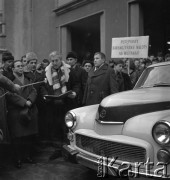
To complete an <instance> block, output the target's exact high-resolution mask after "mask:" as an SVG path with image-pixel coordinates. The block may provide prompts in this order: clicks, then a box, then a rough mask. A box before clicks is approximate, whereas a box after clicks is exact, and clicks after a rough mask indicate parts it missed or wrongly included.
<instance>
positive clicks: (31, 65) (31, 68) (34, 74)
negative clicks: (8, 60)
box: [24, 52, 47, 139]
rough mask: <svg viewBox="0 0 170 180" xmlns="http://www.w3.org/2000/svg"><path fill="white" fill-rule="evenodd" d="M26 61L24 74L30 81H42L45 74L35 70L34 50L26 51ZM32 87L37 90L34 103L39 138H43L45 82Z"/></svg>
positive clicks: (35, 56)
mask: <svg viewBox="0 0 170 180" xmlns="http://www.w3.org/2000/svg"><path fill="white" fill-rule="evenodd" d="M26 61H27V66H26V67H27V68H26V71H25V72H24V75H25V76H26V77H27V78H28V79H29V80H30V82H31V83H37V82H42V81H43V80H44V79H45V74H44V73H40V72H38V71H37V70H36V67H37V61H38V57H37V55H36V53H34V52H28V53H26ZM34 88H35V89H36V91H37V99H36V105H37V108H38V112H39V113H38V126H39V138H40V139H43V138H44V134H45V133H44V128H45V124H44V121H45V115H46V112H45V109H46V104H45V103H44V99H43V96H44V95H45V94H47V90H46V88H45V83H39V84H35V85H34Z"/></svg>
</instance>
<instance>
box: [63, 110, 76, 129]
mask: <svg viewBox="0 0 170 180" xmlns="http://www.w3.org/2000/svg"><path fill="white" fill-rule="evenodd" d="M65 123H66V126H67V127H68V128H69V129H71V128H74V127H75V126H76V115H75V114H74V113H73V112H68V113H67V114H66V115H65Z"/></svg>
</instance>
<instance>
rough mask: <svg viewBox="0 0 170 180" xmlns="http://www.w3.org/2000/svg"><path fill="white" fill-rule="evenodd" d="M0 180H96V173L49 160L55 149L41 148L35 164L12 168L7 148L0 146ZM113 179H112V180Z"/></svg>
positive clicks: (60, 158) (64, 162)
mask: <svg viewBox="0 0 170 180" xmlns="http://www.w3.org/2000/svg"><path fill="white" fill-rule="evenodd" d="M0 148H1V149H0V180H86V179H97V177H96V172H92V171H91V170H89V169H87V168H86V167H83V166H81V165H79V164H73V163H71V162H68V161H65V160H64V159H63V158H62V157H59V158H57V159H55V160H49V157H50V155H51V154H52V153H53V152H54V150H55V149H56V147H52V146H47V147H45V148H42V149H41V150H40V151H39V153H38V154H37V155H36V156H35V160H36V162H37V163H36V164H23V166H22V168H21V169H17V168H16V167H14V164H13V161H12V158H11V157H12V156H11V152H10V151H11V150H10V147H9V146H6V147H5V148H4V147H1V145H0ZM112 179H113V178H112Z"/></svg>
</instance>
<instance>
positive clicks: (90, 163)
mask: <svg viewBox="0 0 170 180" xmlns="http://www.w3.org/2000/svg"><path fill="white" fill-rule="evenodd" d="M63 149H64V152H65V153H66V154H67V157H68V159H69V160H71V161H72V162H76V163H79V164H81V165H83V166H85V167H88V168H90V169H93V170H95V171H96V176H97V177H106V176H107V175H108V174H109V175H111V176H117V177H129V178H134V177H135V178H139V179H140V178H143V177H146V178H151V177H152V178H154V179H157V178H158V179H160V178H161V179H162V178H165V179H168V178H169V176H168V177H162V175H161V174H160V175H155V173H154V170H150V171H149V172H148V171H147V172H146V170H145V169H140V170H139V169H138V168H135V167H132V166H128V162H126V163H125V164H120V163H116V160H115V159H107V158H105V157H102V156H96V155H94V156H91V155H89V154H85V153H82V152H79V151H78V150H76V149H74V148H73V147H72V146H71V145H64V146H63Z"/></svg>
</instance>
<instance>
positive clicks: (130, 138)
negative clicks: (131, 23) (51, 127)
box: [64, 62, 170, 179]
mask: <svg viewBox="0 0 170 180" xmlns="http://www.w3.org/2000/svg"><path fill="white" fill-rule="evenodd" d="M65 122H66V126H67V127H68V128H69V133H68V139H69V140H70V145H65V146H64V150H65V154H67V156H68V157H69V158H70V156H71V158H75V160H76V162H78V163H80V164H82V165H84V166H86V167H88V168H91V169H94V170H96V175H97V176H99V177H104V176H106V175H107V174H111V175H113V176H119V177H125V176H126V177H127V176H128V177H129V179H130V178H133V177H138V179H144V178H146V179H147V178H148V177H152V178H153V179H156V178H170V62H164V63H158V64H154V65H151V66H149V67H148V68H147V69H146V70H145V71H144V72H143V73H142V75H141V77H140V78H139V80H138V82H137V84H136V86H135V87H134V89H133V90H130V91H125V92H121V93H116V94H113V95H110V96H108V97H106V98H105V99H103V100H102V102H101V103H100V104H96V105H92V106H85V107H82V108H78V109H73V110H71V111H69V112H68V113H67V114H66V116H65Z"/></svg>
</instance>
